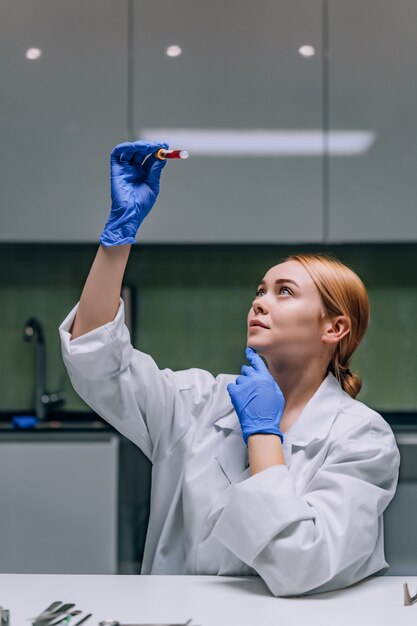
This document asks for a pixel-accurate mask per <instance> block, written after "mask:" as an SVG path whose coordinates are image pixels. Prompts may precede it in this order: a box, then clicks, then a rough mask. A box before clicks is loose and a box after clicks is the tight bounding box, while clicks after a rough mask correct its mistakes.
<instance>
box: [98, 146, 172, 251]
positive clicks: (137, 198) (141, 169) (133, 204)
mask: <svg viewBox="0 0 417 626" xmlns="http://www.w3.org/2000/svg"><path fill="white" fill-rule="evenodd" d="M168 147H169V146H168V144H167V143H155V142H154V143H149V142H147V141H135V142H134V143H129V142H127V143H120V144H119V145H118V146H116V147H115V148H114V150H113V151H112V153H111V156H110V170H111V197H112V205H111V212H110V215H109V218H108V220H107V222H106V225H105V227H104V230H103V233H102V235H101V237H100V243H101V245H102V246H120V245H122V244H125V243H136V233H137V231H138V228H139V226H140V225H141V223H142V222H143V220H144V219H145V217H146V216H147V215H148V213H149V211H150V210H151V208H152V207H153V205H154V203H155V200H156V198H157V196H158V193H159V184H160V176H161V171H162V169H163V168H164V167H165V165H166V161H161V160H160V159H157V158H156V157H154V156H153V155H154V153H155V152H157V151H158V150H159V148H166V149H168ZM148 155H150V156H148ZM146 156H147V157H148V158H147V159H146V161H145V162H144V163H143V165H142V162H143V160H144V159H145V157H146Z"/></svg>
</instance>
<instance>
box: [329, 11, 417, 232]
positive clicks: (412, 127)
mask: <svg viewBox="0 0 417 626" xmlns="http://www.w3.org/2000/svg"><path fill="white" fill-rule="evenodd" d="M328 6H329V33H330V45H329V62H330V76H329V88H330V93H329V107H330V109H329V113H330V129H331V130H332V131H352V130H354V131H361V132H368V133H372V134H373V139H372V141H371V143H370V145H369V146H368V147H363V149H361V150H359V151H358V152H355V153H353V154H351V155H349V154H345V155H342V154H339V155H334V156H331V157H330V170H329V180H330V190H329V241H332V242H339V241H340V242H344V241H352V242H353V241H417V201H416V198H417V176H416V172H417V124H416V120H417V117H416V110H417V80H416V67H415V66H416V60H415V59H416V53H417V3H416V2H415V1H414V0H397V1H396V2H391V1H390V0H332V1H331V2H329V3H328Z"/></svg>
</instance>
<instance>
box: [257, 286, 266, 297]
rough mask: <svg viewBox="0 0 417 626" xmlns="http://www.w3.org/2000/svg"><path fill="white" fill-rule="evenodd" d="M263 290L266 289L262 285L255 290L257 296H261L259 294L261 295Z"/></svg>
mask: <svg viewBox="0 0 417 626" xmlns="http://www.w3.org/2000/svg"><path fill="white" fill-rule="evenodd" d="M261 291H265V289H263V287H260V288H259V289H257V290H256V291H255V296H256V297H257V298H259V296H260V295H261Z"/></svg>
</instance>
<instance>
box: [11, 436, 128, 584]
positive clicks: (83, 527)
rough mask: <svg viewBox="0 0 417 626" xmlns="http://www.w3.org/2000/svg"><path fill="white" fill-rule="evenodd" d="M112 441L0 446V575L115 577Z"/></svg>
mask: <svg viewBox="0 0 417 626" xmlns="http://www.w3.org/2000/svg"><path fill="white" fill-rule="evenodd" d="M117 478H118V438H117V437H116V436H114V435H104V434H102V435H98V434H97V435H93V436H89V435H87V434H82V435H78V436H77V435H76V434H74V435H66V434H65V435H64V434H62V435H58V434H56V435H54V434H52V433H47V434H46V435H44V436H43V435H42V434H40V433H36V434H27V435H26V434H23V433H18V434H17V435H12V434H8V435H7V436H5V437H4V438H3V439H2V440H1V441H0V503H1V506H0V571H2V572H10V573H16V574H116V573H117V514H118V489H117V484H118V483H117Z"/></svg>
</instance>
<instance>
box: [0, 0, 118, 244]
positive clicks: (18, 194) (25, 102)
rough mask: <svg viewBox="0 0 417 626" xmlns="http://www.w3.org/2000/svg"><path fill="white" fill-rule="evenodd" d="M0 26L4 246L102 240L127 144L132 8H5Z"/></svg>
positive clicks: (70, 4)
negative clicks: (115, 165)
mask: <svg viewBox="0 0 417 626" xmlns="http://www.w3.org/2000/svg"><path fill="white" fill-rule="evenodd" d="M0 22H1V25H2V34H1V38H0V73H1V76H2V96H1V103H0V108H1V116H0V134H1V148H0V149H1V179H0V180H1V185H0V188H1V191H0V206H1V208H0V239H1V241H35V242H36V241H63V242H64V241H98V237H99V236H100V233H101V229H102V227H103V226H104V223H105V221H106V219H107V216H108V213H109V208H110V206H111V201H110V183H109V170H110V165H109V163H110V161H109V154H110V152H111V149H112V147H113V146H114V145H115V144H116V143H119V142H122V141H126V138H127V69H126V68H127V28H128V20H127V2H124V1H116V0H88V2H85V1H84V0H71V1H69V0H67V1H60V2H58V1H57V0H36V2H33V0H4V1H3V2H1V4H0ZM30 49H38V50H40V51H41V56H39V57H38V58H32V59H30V58H29V59H28V58H27V56H26V54H28V56H32V57H33V56H35V57H36V55H37V54H38V55H39V52H38V53H37V52H36V51H35V52H27V51H28V50H30Z"/></svg>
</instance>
